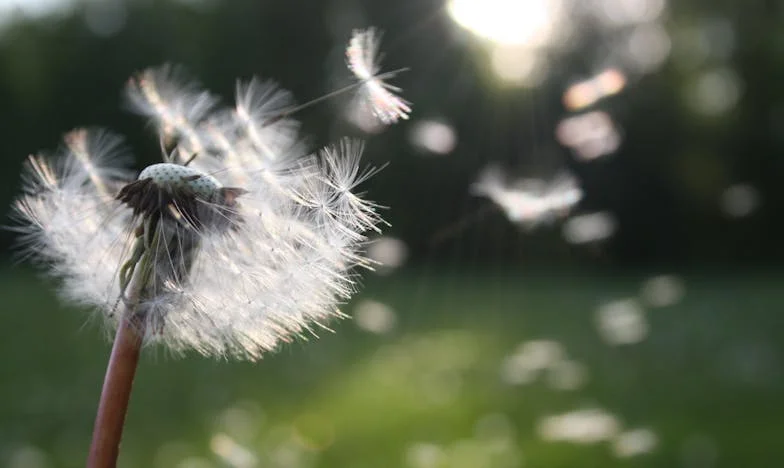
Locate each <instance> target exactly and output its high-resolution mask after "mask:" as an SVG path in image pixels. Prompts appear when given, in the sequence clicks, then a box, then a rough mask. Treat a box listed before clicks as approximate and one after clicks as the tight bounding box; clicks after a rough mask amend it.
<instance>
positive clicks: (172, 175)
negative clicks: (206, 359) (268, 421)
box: [15, 67, 381, 359]
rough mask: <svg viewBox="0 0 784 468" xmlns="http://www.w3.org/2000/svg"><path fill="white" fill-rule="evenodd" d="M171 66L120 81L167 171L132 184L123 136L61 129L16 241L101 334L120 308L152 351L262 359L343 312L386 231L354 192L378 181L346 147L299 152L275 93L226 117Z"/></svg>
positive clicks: (35, 162)
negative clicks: (375, 235)
mask: <svg viewBox="0 0 784 468" xmlns="http://www.w3.org/2000/svg"><path fill="white" fill-rule="evenodd" d="M173 70H174V69H172V68H168V67H163V68H158V69H153V70H148V71H145V72H142V73H141V74H140V75H138V76H137V77H136V78H135V79H133V80H131V82H130V84H129V86H128V95H129V98H130V101H131V102H132V103H133V105H134V106H135V108H136V109H137V110H138V111H139V112H141V113H142V114H144V115H146V116H147V117H150V118H151V119H152V121H153V122H154V124H155V125H156V127H157V128H158V129H159V131H160V132H161V135H162V136H163V137H165V140H166V141H165V142H164V143H165V144H166V145H168V146H169V147H171V148H172V151H171V154H169V155H164V160H165V162H164V163H161V164H156V165H153V166H150V167H148V168H146V169H145V170H144V171H142V172H141V174H140V175H139V176H138V178H136V180H134V177H133V174H132V172H131V171H130V170H128V169H126V168H125V167H126V166H124V165H125V164H127V162H128V158H127V157H126V156H125V155H126V154H127V151H125V149H124V148H123V146H122V144H121V141H120V139H119V138H118V137H116V136H113V135H111V134H109V133H107V132H105V131H100V130H90V131H87V130H78V131H76V132H73V133H70V134H68V135H67V136H66V139H65V140H66V147H65V148H64V150H63V151H62V152H61V154H60V155H59V157H57V158H53V159H49V158H46V157H42V156H31V157H30V160H29V162H28V165H27V171H26V174H25V194H24V195H23V196H21V197H20V198H19V199H18V200H17V202H16V205H15V207H16V214H17V216H18V218H19V221H20V224H19V226H18V227H17V230H19V231H21V232H22V234H23V239H24V241H25V242H26V243H27V249H28V250H27V251H28V252H30V253H34V254H35V255H36V257H38V258H40V259H41V260H44V261H46V262H47V263H48V264H49V265H50V266H51V271H52V273H53V274H54V275H55V276H57V277H60V278H61V279H62V280H63V292H64V295H65V296H66V297H67V298H68V299H72V300H75V301H77V302H78V303H81V304H84V305H89V306H93V307H95V308H97V309H99V310H101V311H102V312H103V314H104V315H105V317H106V319H107V322H108V323H109V324H110V325H112V326H116V325H117V323H118V320H122V318H121V317H119V315H121V314H115V313H114V309H115V306H116V304H117V303H118V302H119V301H121V300H125V301H126V303H129V304H130V303H131V302H133V306H134V308H135V309H134V310H135V312H134V315H135V318H137V319H139V321H141V323H143V325H144V326H143V330H144V339H145V342H147V343H155V342H158V343H164V344H166V345H168V346H169V347H170V348H171V349H172V350H174V351H185V350H188V349H194V350H196V351H198V352H199V353H202V354H204V355H210V356H231V357H236V358H240V359H257V358H259V357H260V356H261V354H262V353H263V352H265V351H269V350H272V349H274V348H275V347H276V346H277V345H278V344H279V343H280V342H281V341H284V342H285V341H289V340H291V339H292V337H294V336H297V335H303V334H305V333H306V332H309V331H311V329H312V328H314V327H316V326H323V325H322V323H323V322H325V321H327V320H329V319H331V318H334V317H339V316H341V315H342V314H341V313H340V312H339V311H338V308H337V307H338V305H339V303H340V302H342V301H344V300H346V299H348V298H349V297H350V296H351V294H352V293H353V292H354V289H355V284H354V280H353V276H352V274H351V270H352V269H353V267H355V266H357V265H363V264H365V263H366V260H365V259H364V258H363V257H362V256H361V255H360V253H359V252H360V250H359V249H360V247H361V244H362V243H363V242H364V241H365V232H366V231H368V230H377V225H378V224H379V223H380V222H381V219H380V217H379V216H378V215H377V214H376V211H375V208H376V206H375V205H374V204H372V203H370V202H368V201H366V200H364V199H362V198H360V197H359V196H357V195H355V194H354V193H352V191H353V189H354V188H355V187H356V185H357V184H359V183H361V182H363V181H364V180H365V179H366V178H367V177H369V176H370V175H372V173H373V171H365V172H363V171H361V170H360V169H359V157H360V153H361V152H362V145H361V144H359V143H356V142H352V141H344V142H342V143H341V144H339V145H337V146H335V147H332V148H327V149H325V150H323V151H321V152H320V153H319V154H318V155H311V156H307V157H302V158H298V157H296V156H297V155H298V154H300V153H299V152H298V151H295V149H296V148H298V143H297V141H296V123H294V122H293V121H290V120H288V119H282V118H274V117H275V116H276V113H277V115H282V114H280V111H281V110H282V109H283V110H285V109H286V108H287V107H288V106H290V105H291V103H290V99H289V97H288V94H287V93H285V92H282V91H279V90H277V89H276V88H274V87H273V86H272V85H270V84H262V83H261V82H258V81H255V80H253V81H250V82H248V83H241V84H240V85H239V86H238V87H237V104H236V107H235V108H234V109H233V110H230V109H220V108H218V105H217V102H218V101H217V99H215V98H214V97H212V96H211V95H210V94H209V93H207V92H205V91H202V90H200V89H198V88H197V87H195V86H194V85H192V84H188V83H186V82H184V81H183V79H182V77H181V76H177V75H176V74H173V73H174V72H173ZM123 262H125V263H123ZM134 272H135V273H134ZM134 275H135V276H134ZM137 276H139V277H142V278H145V280H142V281H141V284H140V285H136V290H135V292H132V291H130V289H132V288H133V285H131V286H129V283H131V282H132V281H133V280H132V279H131V277H133V278H136V277H137ZM118 278H119V281H118ZM134 294H136V297H132V296H133V295H134Z"/></svg>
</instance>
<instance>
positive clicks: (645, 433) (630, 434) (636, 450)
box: [613, 428, 659, 458]
mask: <svg viewBox="0 0 784 468" xmlns="http://www.w3.org/2000/svg"><path fill="white" fill-rule="evenodd" d="M658 442H659V439H658V437H656V433H655V432H653V431H652V430H650V429H648V428H640V429H632V430H629V431H626V432H622V433H621V434H618V436H617V437H616V438H615V439H614V440H613V453H615V456H616V457H618V458H629V457H634V456H637V455H642V454H645V453H650V452H652V451H653V450H654V449H655V448H656V445H657V444H658Z"/></svg>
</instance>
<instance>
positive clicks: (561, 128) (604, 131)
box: [555, 111, 621, 161]
mask: <svg viewBox="0 0 784 468" xmlns="http://www.w3.org/2000/svg"><path fill="white" fill-rule="evenodd" d="M555 136H556V138H557V139H558V141H559V142H560V143H561V144H562V145H564V146H566V147H569V148H571V149H572V151H574V153H575V155H576V156H577V157H578V158H580V159H582V160H586V161H589V160H592V159H596V158H599V157H601V156H605V155H607V154H610V153H613V152H615V150H617V149H618V147H619V146H620V145H621V134H620V132H619V131H618V130H617V128H616V127H615V123H614V122H613V120H612V117H610V114H608V113H606V112H604V111H593V112H587V113H585V114H581V115H576V116H574V117H567V118H565V119H563V120H562V121H561V122H559V123H558V126H557V127H556V129H555Z"/></svg>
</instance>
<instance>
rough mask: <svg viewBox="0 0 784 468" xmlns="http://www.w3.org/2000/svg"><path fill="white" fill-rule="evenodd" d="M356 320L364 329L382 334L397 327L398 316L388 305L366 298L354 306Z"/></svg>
mask: <svg viewBox="0 0 784 468" xmlns="http://www.w3.org/2000/svg"><path fill="white" fill-rule="evenodd" d="M354 322H355V323H356V324H357V326H358V327H359V328H361V329H362V330H365V331H369V332H371V333H376V334H379V335H382V334H384V333H389V332H390V331H392V330H393V329H394V328H395V324H396V323H397V317H396V315H395V311H394V310H393V309H392V308H391V307H389V306H388V305H386V304H384V303H381V302H378V301H372V300H370V299H364V300H362V301H360V302H359V304H357V306H356V307H355V308H354Z"/></svg>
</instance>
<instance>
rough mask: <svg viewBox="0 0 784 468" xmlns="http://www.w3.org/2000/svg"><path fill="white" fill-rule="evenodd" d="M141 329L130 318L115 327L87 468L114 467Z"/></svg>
mask: <svg viewBox="0 0 784 468" xmlns="http://www.w3.org/2000/svg"><path fill="white" fill-rule="evenodd" d="M140 326H143V322H142V321H141V320H138V319H137V317H136V316H131V317H126V318H124V319H123V320H121V321H120V325H119V326H118V327H117V334H116V336H115V338H114V345H113V346H112V354H111V357H110V358H109V365H108V366H107V368H106V377H105V378H104V382H103V390H102V391H101V400H100V402H99V404H98V415H97V416H96V418H95V428H94V429H93V440H92V444H91V445H90V454H89V456H88V458H87V468H112V467H114V466H116V464H117V456H118V455H119V451H120V439H121V438H122V431H123V425H124V423H125V414H126V413H127V411H128V401H129V400H130V397H131V388H132V387H133V378H134V376H135V375H136V366H137V364H138V362H139V353H140V351H141V347H142V334H141V333H140V328H139V327H140Z"/></svg>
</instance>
